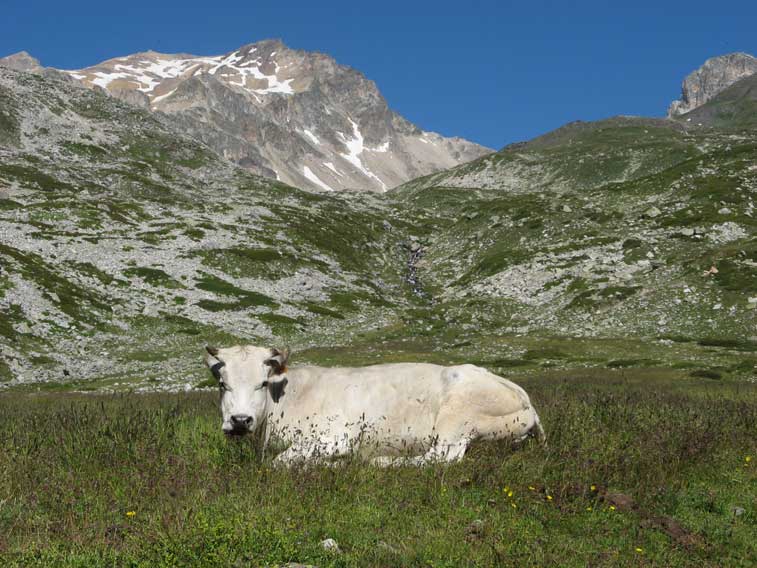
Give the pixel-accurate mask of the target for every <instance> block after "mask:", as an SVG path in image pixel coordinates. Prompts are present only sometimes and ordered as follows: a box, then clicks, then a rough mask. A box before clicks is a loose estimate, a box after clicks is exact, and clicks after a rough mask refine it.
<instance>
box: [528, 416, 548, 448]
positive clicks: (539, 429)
mask: <svg viewBox="0 0 757 568" xmlns="http://www.w3.org/2000/svg"><path fill="white" fill-rule="evenodd" d="M534 418H535V420H534V426H533V428H531V433H532V434H533V435H534V437H535V438H536V440H537V441H538V442H539V443H540V444H541V445H542V446H544V447H546V446H547V435H546V434H545V433H544V427H543V426H542V425H541V420H539V415H538V414H536V412H534Z"/></svg>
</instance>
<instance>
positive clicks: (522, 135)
mask: <svg viewBox="0 0 757 568" xmlns="http://www.w3.org/2000/svg"><path fill="white" fill-rule="evenodd" d="M0 14H2V16H0V18H1V21H0V27H2V33H1V34H0V55H7V54H10V53H13V52H16V51H20V50H26V51H28V52H30V53H31V54H32V55H34V56H35V57H37V58H39V59H40V60H41V61H42V63H43V64H44V65H49V66H54V67H61V68H79V67H84V66H87V65H92V64H94V63H96V62H98V61H102V60H104V59H108V58H110V57H116V56H120V55H126V54H129V53H133V52H136V51H145V50H148V49H154V50H157V51H164V52H169V53H173V52H185V53H194V54H203V55H204V54H213V55H215V54H220V53H224V52H227V51H233V50H234V49H236V48H237V47H239V46H240V45H243V44H246V43H252V42H254V41H257V40H261V39H267V38H281V39H282V40H283V41H284V42H285V43H286V44H287V45H289V46H290V47H294V48H298V49H306V50H312V51H321V52H323V53H328V54H330V55H332V56H333V57H335V58H336V59H337V61H339V62H340V63H343V64H347V65H350V66H352V67H354V68H356V69H358V70H360V71H362V72H363V73H365V74H366V75H367V76H368V77H369V78H370V79H373V80H374V81H376V83H377V84H378V86H379V88H380V89H381V91H382V93H383V94H384V96H385V97H386V99H387V100H388V102H389V105H390V106H391V107H392V108H393V109H394V110H396V111H398V112H400V113H401V114H402V115H404V116H405V117H406V118H408V119H410V120H411V121H413V122H415V123H416V124H418V125H419V126H421V127H422V128H424V129H427V130H434V131H437V132H441V133H442V134H445V135H448V136H451V135H456V136H463V137H465V138H468V139H470V140H474V141H476V142H479V143H481V144H485V145H487V146H490V147H494V148H500V147H502V146H504V145H506V144H508V143H510V142H515V141H519V140H525V139H529V138H532V137H534V136H536V135H539V134H541V133H544V132H546V131H549V130H551V129H553V128H556V127H558V126H560V125H562V124H564V123H566V122H569V121H571V120H594V119H598V118H603V117H606V116H611V115H614V114H639V115H647V116H661V115H663V114H664V113H665V110H666V108H667V105H668V104H669V102H670V101H671V100H672V99H674V98H677V96H678V94H679V92H680V83H681V80H682V79H683V77H684V76H685V75H686V74H687V73H689V72H690V71H692V70H693V69H695V68H696V67H698V66H699V65H701V63H703V62H704V60H705V59H707V58H708V57H711V56H714V55H719V54H722V53H729V52H732V51H746V52H748V53H751V54H753V55H757V33H756V32H755V22H757V2H755V1H743V2H742V1H737V2H728V1H720V2H712V1H710V2H703V1H699V0H689V1H686V2H679V1H669V2H667V1H665V0H658V1H656V2H648V1H646V0H638V1H636V2H614V1H612V0H605V1H602V2H600V1H586V2H548V1H545V0H531V1H528V0H522V1H520V2H510V1H504V0H501V1H490V0H481V1H476V0H469V1H468V2H465V1H461V0H456V1H454V2H450V1H447V0H436V1H427V0H415V1H414V0H404V1H396V0H383V1H374V2H361V1H360V0H352V1H350V2H347V1H341V0H337V1H326V0H323V1H320V2H319V1H314V0H309V1H299V0H289V1H287V2H275V1H274V0H267V1H265V2H261V1H258V0H247V1H245V2H236V1H226V2H208V1H207V0H204V1H194V0H185V1H183V2H170V1H165V0H163V1H161V0H153V1H151V2H145V1H143V0H130V1H129V2H118V3H116V2H105V1H103V0H98V1H89V0H84V1H76V0H69V1H67V2H61V1H60V0H56V1H47V0H32V1H30V0H24V1H18V0H0Z"/></svg>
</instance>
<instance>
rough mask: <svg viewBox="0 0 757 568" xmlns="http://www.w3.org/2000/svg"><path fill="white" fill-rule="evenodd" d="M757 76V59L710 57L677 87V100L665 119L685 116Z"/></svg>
mask: <svg viewBox="0 0 757 568" xmlns="http://www.w3.org/2000/svg"><path fill="white" fill-rule="evenodd" d="M755 73H757V58H755V57H753V56H751V55H749V54H747V53H729V54H727V55H720V56H718V57H712V58H710V59H708V60H707V61H705V62H704V65H702V66H701V67H700V68H699V69H697V70H696V71H694V72H693V73H690V74H689V75H688V76H687V77H686V79H684V81H683V85H681V99H680V100H677V101H673V103H672V104H671V105H670V108H669V109H668V116H670V117H674V116H678V115H681V114H685V113H687V112H690V111H692V110H694V109H695V108H698V107H700V106H702V105H703V104H704V103H706V102H707V101H709V100H710V99H711V98H713V97H714V96H716V95H717V94H718V93H720V92H722V91H723V90H725V89H727V88H728V87H730V86H731V85H732V84H734V83H735V82H736V81H738V80H740V79H743V78H744V77H748V76H750V75H753V74H755Z"/></svg>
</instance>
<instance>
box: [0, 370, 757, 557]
mask: <svg viewBox="0 0 757 568" xmlns="http://www.w3.org/2000/svg"><path fill="white" fill-rule="evenodd" d="M624 373H626V374H625V375H624V376H620V377H619V376H618V374H617V373H610V374H609V375H608V376H599V375H574V376H564V377H563V378H559V379H550V380H549V381H546V380H539V379H530V380H528V381H524V382H523V385H524V386H525V387H526V388H527V390H528V391H529V393H530V394H531V397H532V400H533V401H534V403H535V405H536V407H537V409H538V411H539V413H540V415H541V417H542V420H543V422H544V424H545V427H546V429H547V435H548V438H549V445H548V447H547V448H543V447H541V446H539V445H537V444H536V443H527V444H525V445H524V446H523V447H520V448H511V447H509V446H508V445H507V444H505V443H491V444H481V445H478V446H474V447H473V448H472V449H471V451H470V452H469V454H468V455H467V456H466V458H465V459H464V460H463V461H462V462H460V463H456V464H452V465H436V466H429V467H424V468H412V467H396V468H389V469H381V468H376V467H371V466H368V465H364V464H361V463H358V462H348V463H346V464H345V465H344V466H343V467H310V468H297V469H292V470H287V469H282V468H277V467H274V466H273V465H272V464H271V462H270V459H269V458H265V459H263V458H261V457H260V456H259V455H258V454H257V452H256V450H255V443H254V440H252V439H245V440H241V441H234V440H227V439H225V438H224V437H223V435H222V434H221V431H220V418H219V414H218V410H217V408H216V400H215V396H212V395H208V394H176V395H144V396H136V395H119V396H82V395H40V396H33V395H22V394H12V393H8V394H5V395H3V396H2V397H0V563H2V564H3V565H11V566H12V565H18V566H31V565H71V566H90V565H118V566H122V565H136V566H173V565H203V566H214V565H215V566H247V565H252V566H267V565H280V564H284V563H286V562H304V563H311V564H316V565H319V566H331V565H333V566H491V565H512V566H547V565H565V566H587V565H593V566H598V565H600V566H639V565H659V566H688V565H698V566H702V565H705V566H748V565H750V562H753V561H754V559H755V558H757V539H756V538H755V535H756V534H757V530H756V529H757V522H756V519H757V475H756V473H757V471H756V469H755V465H756V462H757V447H756V440H757V385H753V384H748V383H741V384H737V383H730V382H718V383H714V382H712V381H707V380H702V379H693V378H692V379H688V380H678V381H665V380H661V379H655V378H654V377H653V376H652V374H651V373H650V374H649V376H647V374H645V372H644V371H643V370H638V369H637V370H633V371H628V372H625V371H624ZM649 377H652V378H651V379H650V378H649ZM750 457H751V458H753V459H754V461H752V459H748V458H750ZM736 508H739V509H736ZM474 520H480V521H482V523H473V521H474ZM325 538H334V539H335V540H336V541H337V542H338V543H339V546H340V549H341V552H339V553H335V552H328V551H325V550H323V548H322V547H321V546H320V544H319V543H320V541H321V540H323V539H325Z"/></svg>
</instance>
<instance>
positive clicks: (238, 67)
mask: <svg viewBox="0 0 757 568" xmlns="http://www.w3.org/2000/svg"><path fill="white" fill-rule="evenodd" d="M65 73H67V74H68V76H70V77H72V78H73V79H74V80H76V81H78V82H80V83H82V84H84V85H85V86H87V87H90V88H102V89H104V90H105V91H107V92H108V93H110V94H111V95H112V96H115V97H117V98H120V99H122V100H124V101H126V102H129V103H130V104H134V105H138V106H143V107H147V108H150V109H151V110H153V111H161V112H163V113H166V114H169V115H171V116H172V117H173V118H174V119H175V121H176V122H177V124H178V125H179V126H180V127H182V128H183V129H184V131H186V132H188V133H189V134H190V135H191V136H193V137H195V138H196V139H198V140H201V141H202V142H204V143H205V144H207V145H209V146H210V147H211V148H213V149H215V150H216V151H217V152H218V153H219V154H221V155H223V156H225V157H226V158H228V159H230V160H232V161H234V162H236V163H237V164H239V165H241V166H243V167H245V168H247V169H249V170H250V171H252V172H254V173H257V174H260V175H264V176H268V177H275V178H276V179H278V180H280V181H284V182H286V183H289V184H291V185H294V186H297V187H304V188H309V189H313V190H317V191H324V190H325V191H333V190H341V189H365V190H373V191H385V190H387V189H389V188H392V187H395V186H397V185H400V184H401V183H404V182H406V181H408V180H410V179H412V178H415V177H418V176H421V175H426V174H430V173H433V172H436V171H439V170H442V169H445V168H449V167H453V166H456V165H458V164H460V163H462V162H466V161H469V160H472V159H474V158H477V157H479V156H482V155H483V154H486V153H488V152H489V151H490V150H489V149H487V148H484V147H482V146H479V145H478V144H474V143H472V142H469V141H467V140H463V139H461V138H445V137H443V136H440V135H438V134H435V133H433V132H424V131H423V130H421V129H420V128H418V127H417V126H415V125H413V124H411V123H410V122H408V121H407V120H405V119H404V118H403V117H401V116H400V115H398V114H397V113H395V112H393V111H391V110H390V109H389V106H388V105H387V102H386V100H385V99H384V98H383V96H382V95H381V93H380V92H379V90H378V87H377V86H376V84H375V83H374V82H373V81H371V80H369V79H368V78H366V77H365V76H364V75H363V74H362V73H360V72H359V71H356V70H355V69H352V68H350V67H347V66H344V65H340V64H339V63H337V62H336V61H335V60H334V59H333V58H332V57H330V56H328V55H324V54H321V53H313V52H307V51H301V50H295V49H290V48H289V47H287V46H286V45H284V43H283V42H282V41H281V40H278V39H271V40H264V41H259V42H256V43H251V44H247V45H244V46H242V47H240V48H239V49H236V50H234V51H232V52H229V53H226V54H223V55H215V56H198V55H189V54H165V53H158V52H155V51H147V52H142V53H136V54H133V55H128V56H124V57H117V58H114V59H110V60H108V61H104V62H102V63H99V64H97V65H93V66H91V67H87V68H84V69H77V70H72V71H66V72H65Z"/></svg>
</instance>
